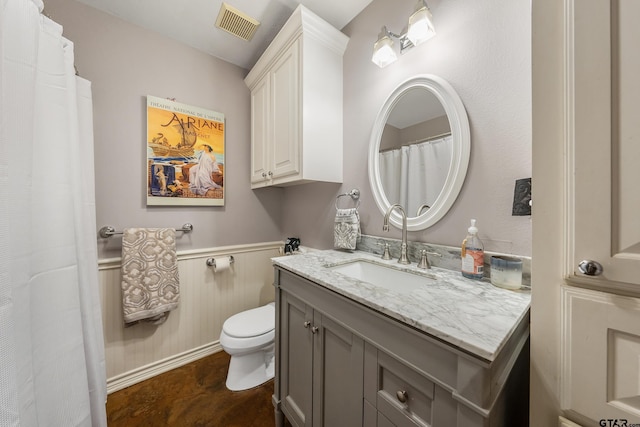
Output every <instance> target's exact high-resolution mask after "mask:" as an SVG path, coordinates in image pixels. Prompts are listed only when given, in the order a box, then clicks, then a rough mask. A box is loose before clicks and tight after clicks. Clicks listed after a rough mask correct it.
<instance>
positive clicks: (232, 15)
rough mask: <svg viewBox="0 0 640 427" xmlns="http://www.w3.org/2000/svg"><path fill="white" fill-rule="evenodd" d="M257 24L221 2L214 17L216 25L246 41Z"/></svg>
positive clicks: (252, 33)
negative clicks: (216, 15) (215, 17)
mask: <svg viewBox="0 0 640 427" xmlns="http://www.w3.org/2000/svg"><path fill="white" fill-rule="evenodd" d="M259 25H260V22H258V21H257V20H255V19H253V18H252V17H250V16H247V15H245V14H244V13H242V12H240V11H239V10H238V9H236V8H234V7H232V6H229V5H228V4H226V3H222V6H221V7H220V13H219V14H218V19H216V27H218V28H221V29H223V30H225V31H226V32H228V33H231V34H233V35H234V36H236V37H240V38H241V39H243V40H247V41H249V40H251V38H252V37H253V35H254V34H255V33H256V30H257V29H258V26H259Z"/></svg>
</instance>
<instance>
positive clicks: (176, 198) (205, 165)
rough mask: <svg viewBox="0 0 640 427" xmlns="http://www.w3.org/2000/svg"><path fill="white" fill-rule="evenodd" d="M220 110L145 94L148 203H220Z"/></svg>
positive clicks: (222, 168) (222, 171)
mask: <svg viewBox="0 0 640 427" xmlns="http://www.w3.org/2000/svg"><path fill="white" fill-rule="evenodd" d="M224 126H225V122H224V114H222V113H218V112H215V111H211V110H207V109H204V108H200V107H193V106H190V105H185V104H181V103H179V102H175V101H173V100H170V99H164V98H158V97H155V96H147V205H173V206H176V205H177V206H180V205H181V206H224V175H225V161H224V154H225V132H224Z"/></svg>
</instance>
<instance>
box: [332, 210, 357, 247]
mask: <svg viewBox="0 0 640 427" xmlns="http://www.w3.org/2000/svg"><path fill="white" fill-rule="evenodd" d="M359 239H360V216H359V215H358V209H356V208H349V209H339V208H336V219H335V224H334V233H333V246H334V247H335V248H336V249H349V250H354V249H355V248H356V243H357V242H358V240H359Z"/></svg>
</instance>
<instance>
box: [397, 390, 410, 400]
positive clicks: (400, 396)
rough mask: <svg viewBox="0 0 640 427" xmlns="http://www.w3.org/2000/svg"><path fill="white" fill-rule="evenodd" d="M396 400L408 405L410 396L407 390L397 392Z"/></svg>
mask: <svg viewBox="0 0 640 427" xmlns="http://www.w3.org/2000/svg"><path fill="white" fill-rule="evenodd" d="M396 398H397V399H398V400H399V401H400V403H407V400H409V396H408V394H407V392H406V390H398V391H396Z"/></svg>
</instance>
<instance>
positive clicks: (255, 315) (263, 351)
mask: <svg viewBox="0 0 640 427" xmlns="http://www.w3.org/2000/svg"><path fill="white" fill-rule="evenodd" d="M275 325H276V310H275V303H273V302H272V303H269V304H267V305H263V306H262V307H258V308H253V309H251V310H247V311H243V312H241V313H238V314H234V315H233V316H231V317H230V318H228V319H227V320H226V321H225V322H224V325H222V333H221V334H220V345H221V346H222V348H223V349H224V351H226V352H227V353H228V354H229V355H230V356H231V361H230V362H229V372H228V373H227V382H226V385H227V388H228V389H229V390H232V391H239V390H247V389H249V388H252V387H256V386H259V385H260V384H262V383H264V382H267V381H269V380H270V379H271V378H273V375H274V366H273V363H274V352H273V350H274V340H275Z"/></svg>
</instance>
